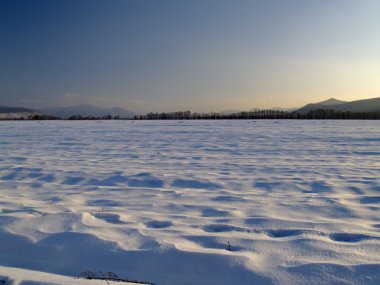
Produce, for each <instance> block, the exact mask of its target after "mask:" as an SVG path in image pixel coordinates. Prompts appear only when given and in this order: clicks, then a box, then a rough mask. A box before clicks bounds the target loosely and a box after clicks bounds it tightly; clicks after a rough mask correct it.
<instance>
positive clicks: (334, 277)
mask: <svg viewBox="0 0 380 285" xmlns="http://www.w3.org/2000/svg"><path fill="white" fill-rule="evenodd" d="M0 225H1V227H0V276H4V278H5V277H8V280H12V279H13V280H15V282H14V284H18V283H20V284H23V285H25V284H39V281H36V280H41V278H43V276H45V275H44V274H42V273H38V272H34V273H33V274H30V273H28V272H30V271H26V270H19V269H16V268H21V269H28V270H33V271H42V272H48V273H53V274H59V275H67V276H76V275H78V274H79V273H81V272H82V271H86V270H91V271H94V272H97V271H98V270H101V271H103V272H106V271H112V272H115V273H117V274H118V275H119V276H120V277H125V278H129V279H135V280H141V281H146V282H152V283H155V284H164V285H167V284H181V285H182V284H289V285H291V284H380V123H379V122H376V121H186V122H180V121H166V122H160V121H144V122H142V121H136V122H132V121H105V122H79V121H77V122H68V121H62V122H61V121H58V122H0ZM228 244H230V247H231V248H230V250H228ZM24 275H25V276H24ZM59 275H56V276H57V277H56V278H53V277H51V276H52V275H48V274H46V276H50V277H49V278H51V279H49V280H50V281H49V280H47V281H46V282H47V283H46V284H57V283H64V282H63V281H60V280H61V279H60V278H64V277H61V276H59ZM32 276H37V277H33V278H34V279H33V278H32ZM1 278H2V277H0V280H1ZM36 278H37V279H36ZM38 278H39V279H38ZM47 278H48V277H47ZM17 280H18V281H17ZM20 280H21V281H20ZM33 280H34V281H33ZM51 280H53V281H51ZM62 280H63V279H62ZM9 283H11V282H9ZM86 284H87V283H86ZM102 284H104V282H103V283H102Z"/></svg>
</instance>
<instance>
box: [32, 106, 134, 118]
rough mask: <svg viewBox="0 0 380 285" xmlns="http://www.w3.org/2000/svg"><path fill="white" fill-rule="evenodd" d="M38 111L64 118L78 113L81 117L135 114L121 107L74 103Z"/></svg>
mask: <svg viewBox="0 0 380 285" xmlns="http://www.w3.org/2000/svg"><path fill="white" fill-rule="evenodd" d="M39 112H41V113H42V114H45V115H52V116H57V117H61V118H64V119H66V118H69V117H71V116H75V115H80V116H83V117H87V116H94V117H104V116H107V115H111V116H120V117H121V118H131V117H133V116H135V115H136V113H134V112H131V111H128V110H125V109H123V108H102V107H97V106H93V105H88V104H82V105H75V106H69V107H54V108H46V109H42V110H39Z"/></svg>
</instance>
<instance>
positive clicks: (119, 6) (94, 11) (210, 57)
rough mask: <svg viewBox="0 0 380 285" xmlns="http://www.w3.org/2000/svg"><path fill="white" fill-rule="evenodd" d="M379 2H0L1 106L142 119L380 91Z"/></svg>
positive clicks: (359, 96)
mask: <svg viewBox="0 0 380 285" xmlns="http://www.w3.org/2000/svg"><path fill="white" fill-rule="evenodd" d="M379 32H380V1H378V0H373V1H371V0H368V1H366V0H363V1H359V0H340V1H338V0H318V1H317V0H316V1H306V0H277V1H274V0H261V1H256V0H247V1H244V0H242V1H240V0H228V1H227V0H189V1H184V0H169V1H167V0H162V1H159V0H150V1H148V0H103V1H96V0H88V1H85V0H55V1H52V0H43V1H40V0H34V1H32V0H28V1H20V0H0V105H11V106H23V107H32V108H42V107H47V106H58V105H59V106H63V105H73V104H78V103H91V104H96V105H100V106H107V107H110V106H120V107H125V108H127V109H130V110H132V111H137V112H148V111H158V112H160V111H174V110H187V109H190V110H192V111H202V112H203V111H221V110H224V109H239V110H248V109H251V108H254V107H258V108H269V107H297V106H301V105H304V104H305V103H309V102H318V101H322V100H325V99H328V98H331V97H335V98H337V99H341V100H356V99H365V98H372V97H379V96H380V36H379Z"/></svg>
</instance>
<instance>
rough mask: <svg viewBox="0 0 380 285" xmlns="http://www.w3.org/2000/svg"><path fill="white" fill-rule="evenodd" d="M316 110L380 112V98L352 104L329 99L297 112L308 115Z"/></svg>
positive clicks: (352, 102)
mask: <svg viewBox="0 0 380 285" xmlns="http://www.w3.org/2000/svg"><path fill="white" fill-rule="evenodd" d="M315 110H335V111H351V112H363V113H366V112H380V97H377V98H372V99H364V100H356V101H351V102H346V101H340V100H337V99H334V98H331V99H328V100H326V101H322V102H319V103H314V104H307V105H306V106H304V107H302V108H300V109H298V110H296V111H295V112H296V113H299V114H307V113H308V112H310V111H315Z"/></svg>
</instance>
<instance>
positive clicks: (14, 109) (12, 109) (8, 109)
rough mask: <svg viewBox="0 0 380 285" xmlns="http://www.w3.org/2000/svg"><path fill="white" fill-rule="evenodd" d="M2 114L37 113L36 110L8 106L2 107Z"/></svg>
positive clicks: (0, 109)
mask: <svg viewBox="0 0 380 285" xmlns="http://www.w3.org/2000/svg"><path fill="white" fill-rule="evenodd" d="M0 113H3V114H6V113H36V111H35V110H32V109H27V108H21V107H7V106H0Z"/></svg>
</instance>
